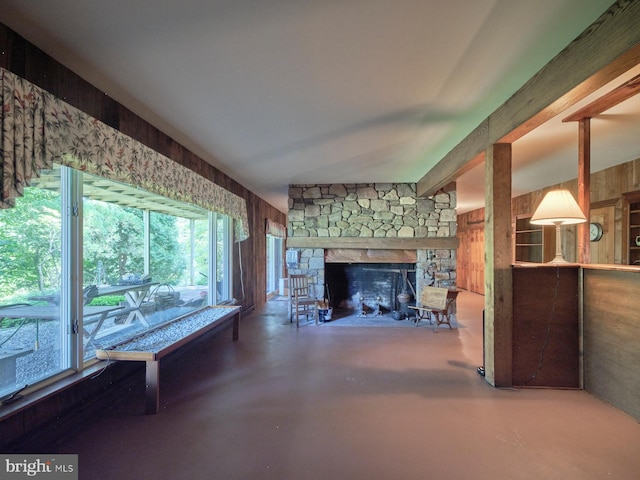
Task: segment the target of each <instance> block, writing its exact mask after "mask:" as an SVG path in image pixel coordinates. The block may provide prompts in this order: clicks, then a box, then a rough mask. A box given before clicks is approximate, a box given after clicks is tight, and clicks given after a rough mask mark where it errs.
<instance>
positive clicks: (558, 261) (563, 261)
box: [547, 255, 569, 264]
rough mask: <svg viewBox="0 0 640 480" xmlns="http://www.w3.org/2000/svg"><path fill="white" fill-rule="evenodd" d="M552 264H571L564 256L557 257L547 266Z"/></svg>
mask: <svg viewBox="0 0 640 480" xmlns="http://www.w3.org/2000/svg"><path fill="white" fill-rule="evenodd" d="M550 263H563V264H566V263H569V262H567V261H566V260H565V259H564V257H563V256H562V255H556V256H555V257H554V259H553V260H551V261H550V262H547V264H550Z"/></svg>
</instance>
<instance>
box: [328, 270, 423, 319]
mask: <svg viewBox="0 0 640 480" xmlns="http://www.w3.org/2000/svg"><path fill="white" fill-rule="evenodd" d="M415 269H416V266H415V264H411V263H326V264H325V287H326V289H327V292H328V295H329V299H330V303H331V306H332V307H333V308H334V309H336V310H337V311H338V312H340V311H344V312H346V313H345V314H353V313H357V314H359V315H384V314H389V313H391V314H393V315H394V318H396V317H400V318H406V317H408V316H410V315H411V312H412V311H413V310H411V309H409V308H408V306H409V305H415V304H416V293H415V285H416V272H415ZM400 318H398V319H400Z"/></svg>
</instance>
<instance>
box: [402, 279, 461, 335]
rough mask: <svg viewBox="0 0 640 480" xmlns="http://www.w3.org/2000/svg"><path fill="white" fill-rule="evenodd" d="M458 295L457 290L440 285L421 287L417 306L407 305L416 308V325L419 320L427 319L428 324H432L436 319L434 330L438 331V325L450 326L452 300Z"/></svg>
mask: <svg viewBox="0 0 640 480" xmlns="http://www.w3.org/2000/svg"><path fill="white" fill-rule="evenodd" d="M457 297H458V290H449V289H448V288H440V287H423V288H422V293H421V295H420V305H419V306H415V307H414V306H409V308H412V309H414V310H416V319H415V322H416V326H418V323H419V322H420V320H426V319H428V320H429V324H432V323H433V322H432V321H433V320H435V321H436V328H435V329H434V332H437V331H438V327H439V326H440V325H445V324H446V325H449V328H453V327H452V326H451V317H452V316H453V315H455V311H454V308H453V307H454V302H455V300H456V298H457Z"/></svg>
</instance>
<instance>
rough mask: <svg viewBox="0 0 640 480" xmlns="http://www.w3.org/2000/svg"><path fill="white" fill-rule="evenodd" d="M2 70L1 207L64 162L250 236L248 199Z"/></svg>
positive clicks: (243, 236) (237, 236) (238, 236)
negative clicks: (187, 206)
mask: <svg viewBox="0 0 640 480" xmlns="http://www.w3.org/2000/svg"><path fill="white" fill-rule="evenodd" d="M0 75H1V84H2V85H1V86H2V105H1V107H2V109H1V113H0V115H1V117H0V121H1V124H2V137H1V140H0V151H1V153H2V171H1V172H0V173H1V176H2V179H1V180H2V187H1V189H2V190H1V191H0V208H7V207H11V206H13V205H15V198H16V197H18V196H21V195H22V191H23V188H24V186H28V185H29V184H30V181H31V179H32V178H33V177H34V176H36V177H37V176H38V172H39V171H40V170H43V169H49V168H51V167H52V165H53V163H59V164H61V165H66V166H68V167H72V168H75V169H77V170H81V171H83V172H87V173H91V174H93V175H99V176H101V177H105V178H109V179H111V180H116V181H119V182H124V183H128V184H131V185H135V186H138V187H140V188H143V189H145V190H148V191H150V192H153V193H157V194H159V195H162V196H165V197H168V198H172V199H175V200H179V201H181V202H186V203H192V204H194V205H198V206H200V207H203V208H206V209H207V210H211V211H214V212H216V213H221V214H223V215H227V216H229V217H231V218H233V219H234V228H235V239H236V241H242V240H245V239H247V238H249V222H248V217H247V206H246V202H245V200H244V199H243V198H241V197H239V196H238V195H235V194H233V193H231V192H229V191H228V190H225V189H224V188H222V187H220V186H219V185H216V184H215V183H213V182H211V181H209V180H207V179H206V178H204V177H203V176H201V175H198V174H197V173H195V172H194V171H192V170H190V169H188V168H186V167H183V166H182V165H179V164H178V163H176V162H174V161H173V160H171V159H169V158H167V157H165V156H163V155H161V154H160V153H158V152H156V151H155V150H152V149H151V148H149V147H147V146H145V145H143V144H142V143H140V142H138V141H136V140H134V139H132V138H131V137H128V136H127V135H124V134H123V133H122V132H120V131H118V130H116V129H114V128H112V127H110V126H108V125H106V124H104V123H102V122H100V121H99V120H97V119H95V118H93V117H91V116H90V115H87V114H86V113H84V112H82V111H80V110H78V109H77V108H75V107H73V106H71V105H69V104H67V103H65V102H63V101H62V100H60V99H59V98H56V97H55V96H53V95H52V94H50V93H49V92H46V91H44V90H42V89H40V88H38V87H36V86H35V85H33V84H31V83H30V82H28V81H26V80H24V79H22V78H20V77H18V76H16V75H14V74H13V73H11V72H9V71H7V70H4V69H0Z"/></svg>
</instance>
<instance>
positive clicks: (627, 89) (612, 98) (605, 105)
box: [562, 75, 640, 122]
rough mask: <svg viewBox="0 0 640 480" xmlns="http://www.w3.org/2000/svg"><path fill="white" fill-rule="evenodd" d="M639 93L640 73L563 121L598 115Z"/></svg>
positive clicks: (575, 120) (576, 120)
mask: <svg viewBox="0 0 640 480" xmlns="http://www.w3.org/2000/svg"><path fill="white" fill-rule="evenodd" d="M638 93H640V75H637V76H635V77H633V78H632V79H631V80H629V81H627V82H625V83H623V84H622V85H620V86H619V87H618V88H616V89H614V90H611V91H610V92H609V93H607V94H605V95H603V96H601V97H600V98H598V99H597V100H595V101H593V102H591V103H590V104H589V105H587V106H586V107H583V108H581V109H580V110H578V111H577V112H575V113H574V114H572V115H569V116H568V117H567V118H563V119H562V121H563V122H579V121H581V120H584V119H585V118H593V117H596V116H598V115H600V114H601V113H603V112H606V111H607V110H609V109H610V108H613V107H615V106H616V105H618V104H619V103H622V102H624V101H625V100H627V99H629V98H631V97H633V96H635V95H637V94H638Z"/></svg>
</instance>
